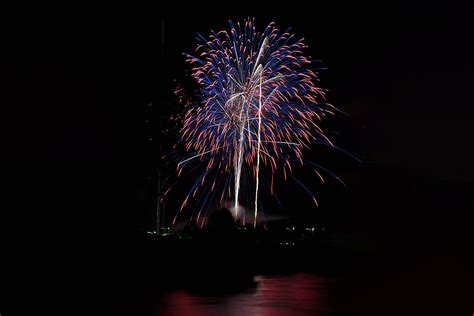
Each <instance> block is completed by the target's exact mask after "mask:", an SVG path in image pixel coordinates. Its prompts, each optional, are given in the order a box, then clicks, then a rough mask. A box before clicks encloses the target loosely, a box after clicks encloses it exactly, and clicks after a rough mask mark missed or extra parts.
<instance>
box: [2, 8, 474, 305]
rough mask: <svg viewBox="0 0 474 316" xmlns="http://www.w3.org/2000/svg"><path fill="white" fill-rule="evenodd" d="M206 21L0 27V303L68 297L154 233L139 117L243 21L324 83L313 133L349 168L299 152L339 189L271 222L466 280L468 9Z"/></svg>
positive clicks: (146, 16) (266, 12)
mask: <svg viewBox="0 0 474 316" xmlns="http://www.w3.org/2000/svg"><path fill="white" fill-rule="evenodd" d="M287 5H289V4H287ZM204 6H205V5H204V4H201V5H200V7H199V8H196V10H194V9H192V11H196V12H195V13H194V14H193V15H191V14H185V13H182V12H181V11H179V10H178V9H174V10H173V9H169V10H168V11H167V12H158V11H156V12H155V11H153V10H144V11H141V10H140V11H139V12H135V11H134V10H129V9H128V8H116V9H115V8H107V9H103V10H102V9H101V10H98V9H86V8H82V9H78V8H74V9H72V8H68V9H66V8H64V9H63V10H61V11H60V12H61V13H57V14H56V13H53V11H49V13H44V14H38V11H35V10H30V11H26V10H24V8H23V9H21V10H19V9H15V10H14V9H11V10H5V11H4V12H3V14H2V16H4V17H5V18H3V17H2V19H1V21H2V22H1V25H2V27H1V29H2V31H1V34H2V37H1V41H2V43H3V44H2V47H3V48H2V52H1V53H0V55H1V56H2V57H1V63H0V77H1V88H0V89H1V91H2V93H1V109H0V111H1V112H0V120H1V123H0V135H1V146H2V151H1V153H2V154H1V155H0V170H1V182H0V183H1V192H2V195H1V196H2V205H3V206H2V208H1V213H2V217H4V216H5V217H6V218H7V220H5V221H4V220H2V224H6V225H7V228H10V229H7V230H2V233H3V232H6V231H8V232H9V233H10V232H11V234H8V235H6V236H5V237H2V244H3V243H5V245H4V247H2V249H4V250H2V252H4V254H3V255H2V257H4V259H6V262H7V267H8V269H10V270H9V271H10V272H11V273H10V272H8V269H7V273H6V274H5V277H8V278H7V282H6V283H4V284H7V285H8V289H7V291H8V292H10V293H12V294H14V295H15V294H20V295H22V296H25V295H28V296H34V294H33V293H35V291H36V290H37V289H39V288H40V287H39V286H38V285H37V284H38V283H41V282H47V281H51V280H61V282H62V281H64V280H67V279H68V278H70V277H71V275H73V274H74V272H73V271H76V270H80V269H81V266H83V265H85V264H87V263H88V262H90V261H93V260H96V259H95V258H98V257H100V256H101V255H102V254H103V253H104V252H106V251H107V249H108V248H107V247H109V245H110V243H113V242H116V243H121V242H123V243H126V240H127V238H129V237H130V236H134V234H137V232H139V231H140V230H143V229H146V228H149V227H150V225H152V224H151V223H150V221H153V217H152V214H153V210H152V209H151V206H152V205H153V204H154V202H153V200H151V199H150V196H149V192H150V190H154V186H153V185H154V184H153V183H148V182H147V181H146V178H147V177H148V176H149V175H153V167H154V166H156V164H155V163H156V162H155V161H157V159H158V158H159V157H160V154H159V153H158V151H157V150H156V148H158V146H159V144H160V141H161V144H162V145H163V146H165V147H166V146H168V145H169V144H170V143H171V142H172V141H173V140H172V139H167V140H164V139H160V134H159V132H158V131H159V127H158V121H159V119H158V118H157V117H155V118H152V122H151V123H152V124H153V126H152V127H151V128H150V127H147V126H146V125H145V123H144V122H145V119H146V118H147V117H150V116H149V114H147V111H152V113H156V115H161V114H162V113H164V114H163V115H168V113H170V111H172V110H173V109H172V108H170V107H171V106H172V105H173V104H175V103H173V102H175V101H173V99H172V87H173V84H172V80H174V79H176V80H178V81H180V80H181V81H183V80H186V79H185V71H186V70H187V65H186V64H185V63H184V57H183V56H182V55H181V53H183V52H191V51H192V49H193V48H194V46H195V43H196V42H195V33H196V32H200V33H203V34H208V32H209V31H210V30H211V29H221V28H224V27H227V25H228V24H227V20H228V19H229V18H232V19H233V20H237V19H242V18H244V17H246V16H255V17H256V24H257V27H260V28H263V27H264V26H265V25H266V24H267V23H268V22H270V21H275V22H276V23H277V25H279V26H280V27H281V28H282V29H284V28H286V27H290V26H291V27H292V31H293V32H294V33H295V34H297V36H301V37H304V38H305V39H306V43H307V44H308V45H309V47H310V48H309V54H310V55H311V56H312V57H313V58H314V59H321V60H322V63H323V65H324V66H325V67H327V68H328V70H325V71H323V72H322V73H321V85H322V86H323V87H325V88H327V89H329V95H328V99H329V101H330V102H331V103H332V104H334V105H336V106H338V107H339V108H340V109H342V110H343V111H344V112H346V113H347V114H348V115H347V116H342V115H340V116H338V117H337V118H335V119H333V120H331V121H329V122H326V123H325V127H326V128H327V130H328V131H329V135H332V136H333V139H334V140H335V142H336V144H338V145H339V146H340V147H342V148H344V149H346V150H348V151H349V152H350V153H352V154H353V155H355V156H357V157H359V158H360V159H361V160H362V163H357V162H355V161H353V160H351V159H350V158H347V157H345V156H344V155H342V154H338V153H334V152H331V151H328V150H323V149H314V150H312V151H311V152H309V153H308V156H309V157H311V158H314V159H320V160H319V161H322V162H324V163H325V164H326V165H327V166H329V167H330V169H331V170H332V171H334V172H335V173H336V174H338V175H339V176H340V177H342V178H343V179H344V181H345V183H346V185H347V186H348V189H347V190H345V189H342V188H341V187H339V186H337V185H336V184H334V183H330V184H328V186H327V187H325V188H320V191H319V192H320V195H319V199H320V202H321V208H320V209H314V208H311V201H310V200H309V199H308V201H307V202H304V197H305V195H304V193H298V192H297V191H298V190H295V189H289V192H291V194H292V195H291V196H290V194H288V196H286V197H284V198H283V199H284V200H285V203H284V204H285V205H286V210H285V212H289V213H291V212H294V214H297V215H298V216H301V217H302V218H307V217H308V218H313V219H315V218H316V220H322V221H324V222H325V223H326V224H327V225H329V226H330V227H332V228H333V229H334V230H337V231H341V232H344V233H345V234H349V235H354V236H355V237H354V238H355V240H359V239H358V238H361V240H366V239H367V238H368V239H370V240H371V242H370V244H372V242H373V243H375V244H377V245H378V244H382V245H390V247H394V248H393V249H397V251H396V253H397V254H398V253H402V254H403V253H409V254H413V253H422V254H424V253H426V256H423V259H420V261H419V262H422V264H425V263H426V262H434V263H433V265H432V266H430V269H432V270H433V271H435V270H437V269H438V268H442V267H447V269H452V271H453V278H460V279H461V278H462V279H464V280H465V281H463V282H466V283H465V284H468V283H469V282H468V280H469V279H470V278H472V273H470V274H469V273H468V274H462V273H467V272H468V271H470V272H472V271H471V270H472V268H468V267H472V266H474V262H473V261H472V254H471V253H469V252H472V242H473V241H474V238H473V233H472V232H473V231H472V223H473V219H474V215H473V209H474V203H473V199H472V192H473V189H474V182H473V179H474V167H473V163H472V162H473V161H474V155H473V151H472V148H471V147H472V139H473V136H474V125H473V119H472V118H473V114H474V107H473V102H472V95H471V94H472V93H471V92H472V87H473V80H472V76H473V64H474V63H473V56H474V50H473V48H474V46H473V40H472V38H473V36H472V29H473V25H472V21H473V7H472V5H471V6H468V5H459V6H454V5H453V6H450V7H443V6H434V7H433V6H424V5H417V6H414V5H410V6H406V7H402V6H399V7H394V8H383V9H382V8H381V9H376V8H375V7H372V6H360V7H359V6H353V7H346V8H344V7H339V6H337V5H332V6H331V5H327V4H326V5H323V4H321V5H316V6H315V7H314V8H311V9H310V8H307V9H305V8H303V7H300V6H299V5H297V6H296V5H295V7H293V8H288V9H286V8H280V9H276V8H272V9H265V8H256V9H253V10H250V11H247V10H243V9H240V10H236V11H235V12H233V11H231V10H230V9H224V8H220V9H219V10H217V11H214V10H212V12H211V10H209V8H207V7H208V6H207V5H206V6H205V7H206V8H205V7H204ZM43 9H44V8H43ZM54 9H55V10H56V9H58V8H54ZM51 10H53V8H51ZM45 11H47V10H45ZM162 19H164V22H165V29H164V35H165V38H164V40H165V48H164V51H162V50H161V41H162V38H161V33H162V29H161V25H162ZM149 104H152V107H153V109H152V110H150V109H149V108H147V106H148V105H149ZM144 113H145V115H144ZM150 135H151V136H150ZM149 137H153V139H154V140H153V142H152V143H151V147H150V142H147V139H148V138H149ZM155 159H156V160H155ZM305 180H306V181H309V183H311V181H312V180H311V179H305ZM315 188H319V187H315ZM185 190H186V188H183V189H182V192H185ZM179 192H180V190H178V192H177V194H178V195H179ZM294 194H296V196H298V197H299V195H298V194H300V195H301V199H300V198H298V201H303V202H301V204H299V205H297V204H295V202H294V201H292V197H293V196H294ZM317 194H318V193H317ZM311 212H313V213H311ZM361 236H362V237H361ZM367 236H368V237H367ZM364 238H365V239H364ZM394 257H395V259H393V260H397V259H396V258H398V257H397V256H396V255H394ZM401 257H402V255H400V258H401ZM403 258H405V257H403ZM409 258H414V259H413V260H415V261H416V258H418V257H417V256H415V255H414V256H413V257H409ZM426 258H432V259H426ZM4 259H2V261H4ZM417 262H418V261H417ZM13 271H14V272H13ZM460 271H462V272H460ZM9 281H10V282H9ZM51 282H59V281H51ZM446 282H448V281H446ZM453 282H454V281H453ZM459 282H461V281H459ZM2 283H3V282H2ZM66 283H67V282H66ZM61 284H62V283H61ZM449 284H450V283H449ZM453 284H454V283H453ZM462 284H464V283H462ZM471 284H472V283H471ZM463 286H466V287H463ZM461 289H463V290H464V291H467V289H468V287H467V285H462V286H461ZM469 289H472V288H471V287H469ZM24 291H26V292H24ZM471 294H472V292H471ZM48 295H49V294H48ZM51 295H54V294H51ZM0 312H1V311H0ZM471 312H472V311H471Z"/></svg>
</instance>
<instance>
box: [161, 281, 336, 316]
mask: <svg viewBox="0 0 474 316" xmlns="http://www.w3.org/2000/svg"><path fill="white" fill-rule="evenodd" d="M254 280H255V281H256V286H255V287H253V288H250V289H247V290H245V291H243V292H240V293H235V294H230V295H199V294H191V293H189V292H186V291H184V290H177V291H173V292H170V293H168V294H166V295H164V296H163V297H161V298H160V300H159V302H158V306H157V311H156V315H163V316H168V315H170V316H198V315H206V316H214V315H216V316H221V315H226V316H233V315H239V316H240V315H255V316H259V315H262V316H263V315H264V316H280V315H281V316H283V315H328V314H329V313H328V304H327V286H328V279H327V278H324V277H321V276H316V275H311V274H304V273H298V274H292V275H265V276H263V275H258V276H255V278H254Z"/></svg>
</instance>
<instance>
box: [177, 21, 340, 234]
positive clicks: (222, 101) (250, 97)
mask: <svg viewBox="0 0 474 316" xmlns="http://www.w3.org/2000/svg"><path fill="white" fill-rule="evenodd" d="M229 23H230V30H229V31H227V30H223V31H220V32H217V33H216V32H212V33H211V35H210V36H209V37H208V38H207V39H206V38H205V37H203V36H201V35H198V37H197V39H198V42H199V45H198V46H197V48H196V51H195V53H194V55H185V56H186V61H187V62H188V63H189V64H190V65H191V67H192V69H191V70H192V76H193V77H194V79H195V80H196V82H197V83H198V85H199V89H200V95H201V96H202V100H201V102H200V104H197V105H193V106H188V109H187V111H186V112H185V114H184V117H183V127H182V128H181V130H180V132H181V142H182V143H183V144H184V148H185V150H186V151H187V152H189V153H190V154H191V155H190V156H189V157H188V158H186V159H184V160H182V161H181V162H180V163H179V164H178V174H180V173H181V172H182V170H183V168H184V167H185V166H186V165H187V164H188V163H190V162H192V161H195V160H198V161H201V162H203V161H205V162H206V170H205V172H204V173H203V174H202V175H201V176H200V177H199V179H198V180H197V181H196V184H195V185H194V186H193V188H192V189H191V191H190V192H189V194H188V196H187V197H186V199H185V201H184V203H183V204H182V206H181V209H180V211H181V210H182V209H183V207H184V206H185V205H186V203H187V201H188V199H189V197H190V196H191V195H193V196H194V195H195V194H196V192H197V190H198V189H199V187H200V186H202V185H203V183H204V181H205V179H206V177H207V176H208V175H209V176H210V175H211V174H215V176H214V179H211V181H213V183H214V184H213V185H212V188H213V189H214V185H215V183H216V179H217V178H218V177H219V176H220V175H219V174H222V173H225V174H233V188H232V190H231V185H232V183H231V182H230V181H229V182H228V183H227V182H226V183H227V186H228V187H226V188H223V190H222V195H221V201H222V200H223V199H224V198H229V199H231V198H233V200H234V208H235V216H236V218H237V210H238V205H239V193H240V185H241V177H242V172H243V170H246V172H249V173H250V174H251V175H252V177H253V178H254V179H255V197H254V198H255V206H254V207H255V209H254V212H255V217H254V226H255V225H256V221H257V204H258V195H259V172H260V170H259V169H260V168H261V166H260V165H261V164H263V166H264V167H267V168H268V167H269V168H270V170H271V174H272V181H271V183H270V192H272V194H273V178H274V175H275V173H277V172H279V173H280V172H281V174H282V175H283V177H284V178H285V180H286V178H287V173H288V172H291V171H292V163H294V161H296V162H297V163H299V164H301V165H303V163H304V159H303V150H304V149H307V148H309V146H310V144H311V143H318V144H325V145H330V146H333V145H332V143H331V142H330V140H329V139H328V138H327V137H326V136H325V135H324V133H323V130H322V129H321V128H320V127H319V125H318V124H319V123H320V121H321V119H322V118H323V117H325V116H326V115H328V114H334V112H333V111H334V110H335V108H334V107H333V106H331V105H330V104H328V103H326V102H325V98H324V95H325V90H324V89H321V88H320V87H319V86H318V81H319V80H318V76H317V73H316V72H315V71H314V70H312V61H311V58H310V57H307V56H305V55H304V49H305V48H306V47H307V46H306V45H305V44H304V42H303V39H300V40H296V39H295V37H294V36H293V35H292V34H290V33H289V32H288V31H287V32H281V31H280V30H279V29H278V28H277V27H276V26H275V24H274V23H270V24H269V25H268V26H267V27H266V28H265V30H264V31H263V32H258V31H257V30H256V28H255V26H254V24H255V23H254V20H253V19H250V18H249V19H246V20H245V21H244V22H243V24H242V25H241V24H240V23H237V25H235V26H234V24H233V23H232V21H230V22H229ZM315 171H316V170H315ZM316 172H317V171H316ZM317 174H318V176H319V177H321V176H320V174H319V173H318V172H317ZM210 177H211V176H210ZM211 178H212V177H211ZM232 191H233V197H232V196H231V192H232ZM313 199H314V200H315V201H316V199H315V198H314V197H313ZM316 203H317V202H316Z"/></svg>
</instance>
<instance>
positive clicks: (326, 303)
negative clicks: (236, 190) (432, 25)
mask: <svg viewBox="0 0 474 316" xmlns="http://www.w3.org/2000/svg"><path fill="white" fill-rule="evenodd" d="M247 236H248V237H249V238H247V239H246V238H242V235H239V237H238V238H237V239H236V238H235V237H236V236H235V235H234V236H229V235H226V234H215V233H211V234H203V235H201V236H199V237H196V236H194V237H193V238H192V239H188V238H185V237H183V236H181V238H177V237H173V238H156V236H152V235H146V234H136V235H135V236H134V237H133V238H128V239H127V240H126V241H123V242H120V243H119V242H117V243H115V244H114V245H109V247H107V248H106V249H104V251H103V252H101V253H100V254H98V255H97V256H96V257H95V259H93V260H90V259H88V260H84V261H82V262H78V263H77V264H75V265H71V264H70V265H67V266H62V267H61V266H59V265H58V267H57V268H55V269H52V268H50V269H48V268H47V267H44V268H43V269H42V270H43V271H45V272H47V273H44V274H36V272H37V271H38V269H37V268H35V263H34V262H31V263H29V264H28V266H30V267H31V269H32V271H35V275H34V277H33V278H32V279H27V280H25V276H29V275H32V273H31V272H29V271H27V270H23V272H24V273H23V275H21V274H20V275H12V279H13V280H11V284H12V288H11V289H12V291H11V293H10V294H16V295H14V297H15V299H12V300H9V301H8V302H7V303H9V304H8V305H7V307H8V308H10V306H11V309H7V310H6V311H7V312H6V313H5V315H17V314H24V312H27V311H28V312H37V313H38V314H44V313H47V314H48V315H55V314H58V315H97V314H100V315H191V316H192V315H362V314H363V315H462V314H464V313H463V312H467V311H468V310H469V309H470V308H471V307H472V306H471V305H472V303H470V302H472V300H471V298H472V293H473V292H472V291H471V290H472V283H470V280H472V278H471V274H470V271H471V270H470V268H469V267H466V266H463V265H462V263H460V262H456V261H454V260H452V259H449V258H452V257H449V256H446V257H443V255H441V254H440V253H439V250H441V249H443V248H442V245H441V244H440V248H439V249H434V248H426V249H425V250H423V251H416V252H411V251H410V250H409V249H408V250H405V251H404V253H403V254H400V253H397V249H395V248H391V249H390V248H387V245H385V246H386V247H385V248H383V249H379V248H377V247H372V248H370V247H369V248H368V247H365V248H363V249H362V248H357V247H355V246H352V248H351V247H349V246H348V245H344V244H343V243H342V244H341V242H340V241H339V242H335V240H333V239H332V241H331V242H329V241H328V240H326V241H325V242H319V241H315V240H309V241H304V240H301V241H300V242H297V243H295V244H294V245H293V244H291V243H290V244H287V243H286V242H283V243H282V242H281V241H279V240H272V239H269V240H266V241H265V240H264V239H265V237H261V238H257V240H259V242H255V237H256V236H252V235H251V234H247ZM260 236H267V234H265V233H262V234H261V235H260ZM262 238H263V239H262ZM417 249H419V248H417ZM444 249H445V250H444V251H446V248H444ZM58 258H59V257H58ZM23 285H26V286H23ZM8 298H10V296H8ZM2 315H3V313H2Z"/></svg>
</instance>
